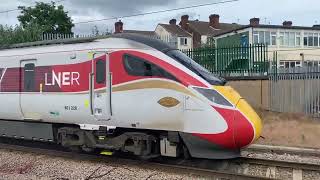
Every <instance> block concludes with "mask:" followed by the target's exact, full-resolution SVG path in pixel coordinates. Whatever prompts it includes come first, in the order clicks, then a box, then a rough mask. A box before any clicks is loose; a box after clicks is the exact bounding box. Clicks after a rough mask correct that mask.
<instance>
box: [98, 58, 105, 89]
mask: <svg viewBox="0 0 320 180" xmlns="http://www.w3.org/2000/svg"><path fill="white" fill-rule="evenodd" d="M96 82H97V83H98V84H104V83H105V82H106V62H104V61H103V60H101V59H99V60H97V62H96Z"/></svg>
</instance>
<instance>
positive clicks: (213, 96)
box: [194, 87, 233, 107]
mask: <svg viewBox="0 0 320 180" xmlns="http://www.w3.org/2000/svg"><path fill="white" fill-rule="evenodd" d="M194 89H195V90H196V91H198V92H199V93H200V94H202V95H203V96H205V97H206V98H207V99H209V100H210V101H211V102H213V103H216V104H220V105H223V106H230V107H233V105H232V104H231V103H230V102H229V101H228V100H227V99H226V98H224V97H223V96H222V95H221V94H219V93H218V92H217V91H215V90H214V89H204V88H197V87H194Z"/></svg>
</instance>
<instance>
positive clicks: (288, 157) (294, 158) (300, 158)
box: [241, 151, 320, 164]
mask: <svg viewBox="0 0 320 180" xmlns="http://www.w3.org/2000/svg"><path fill="white" fill-rule="evenodd" d="M241 155H242V156H243V157H250V158H258V159H269V160H280V161H289V162H298V163H309V164H320V157H316V156H305V155H297V154H287V153H284V154H277V153H269V152H268V153H261V152H258V153H256V152H250V151H242V152H241Z"/></svg>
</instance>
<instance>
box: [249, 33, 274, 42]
mask: <svg viewBox="0 0 320 180" xmlns="http://www.w3.org/2000/svg"><path fill="white" fill-rule="evenodd" d="M276 39H277V33H276V32H270V31H254V32H253V43H254V44H258V43H259V44H267V45H276V44H277V42H276V41H277V40H276Z"/></svg>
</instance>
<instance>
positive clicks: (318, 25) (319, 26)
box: [312, 24, 320, 29]
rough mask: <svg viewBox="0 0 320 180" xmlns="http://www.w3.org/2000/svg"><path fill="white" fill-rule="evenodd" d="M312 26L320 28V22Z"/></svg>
mask: <svg viewBox="0 0 320 180" xmlns="http://www.w3.org/2000/svg"><path fill="white" fill-rule="evenodd" d="M312 27H313V28H315V29H320V24H315V25H313V26H312Z"/></svg>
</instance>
